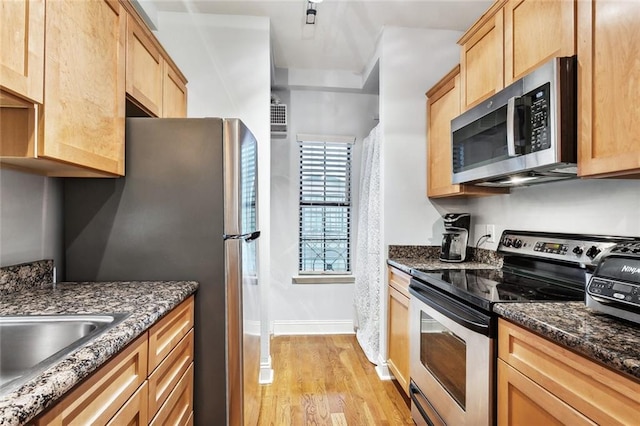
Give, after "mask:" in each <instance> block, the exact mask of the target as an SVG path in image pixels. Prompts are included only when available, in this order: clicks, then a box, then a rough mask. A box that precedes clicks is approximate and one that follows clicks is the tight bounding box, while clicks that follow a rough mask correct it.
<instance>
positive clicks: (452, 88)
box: [427, 66, 509, 198]
mask: <svg viewBox="0 0 640 426" xmlns="http://www.w3.org/2000/svg"><path fill="white" fill-rule="evenodd" d="M458 115H460V67H459V66H456V67H455V68H454V69H453V70H451V72H449V73H448V74H447V75H446V76H444V77H443V78H442V80H440V81H439V82H438V83H437V84H436V85H435V86H433V87H432V88H431V89H430V90H429V91H428V92H427V196H428V197H430V198H440V197H454V196H474V195H492V194H503V193H508V192H509V190H508V189H507V188H482V187H478V186H473V185H454V184H453V183H451V172H452V170H451V169H452V152H451V120H452V119H454V118H455V117H457V116H458Z"/></svg>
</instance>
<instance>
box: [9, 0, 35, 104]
mask: <svg viewBox="0 0 640 426" xmlns="http://www.w3.org/2000/svg"><path fill="white" fill-rule="evenodd" d="M0 22H1V23H2V24H1V25H0V88H2V89H3V90H8V91H9V92H11V93H13V94H14V95H18V96H20V97H23V98H25V99H28V100H30V101H32V102H37V103H42V100H43V85H44V0H12V1H1V2H0Z"/></svg>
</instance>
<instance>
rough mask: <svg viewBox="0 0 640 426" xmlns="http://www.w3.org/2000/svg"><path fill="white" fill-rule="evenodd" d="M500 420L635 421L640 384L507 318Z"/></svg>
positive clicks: (502, 327) (501, 345)
mask: <svg viewBox="0 0 640 426" xmlns="http://www.w3.org/2000/svg"><path fill="white" fill-rule="evenodd" d="M498 356H499V360H498V425H510V424H575V425H579V424H635V422H636V421H637V414H638V413H639V412H640V401H638V399H637V397H636V396H637V395H640V383H638V382H637V381H634V380H632V379H630V378H628V377H626V376H624V375H622V374H620V373H617V372H614V371H612V370H610V369H608V368H606V367H604V366H602V365H600V364H598V363H597V362H595V361H592V360H590V359H587V358H586V357H584V356H582V355H579V354H577V353H574V352H572V351H571V350H570V349H568V348H564V347H562V346H560V345H558V344H556V343H553V342H551V341H549V340H547V339H546V338H544V337H541V336H538V335H537V334H535V333H533V332H531V331H529V330H526V329H524V328H522V327H520V326H517V325H515V324H512V323H510V322H508V321H505V320H504V319H500V320H499V323H498Z"/></svg>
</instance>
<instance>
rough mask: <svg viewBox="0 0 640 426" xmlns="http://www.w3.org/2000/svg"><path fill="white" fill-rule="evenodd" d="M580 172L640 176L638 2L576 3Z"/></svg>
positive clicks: (596, 0)
mask: <svg viewBox="0 0 640 426" xmlns="http://www.w3.org/2000/svg"><path fill="white" fill-rule="evenodd" d="M577 22H578V23H577V25H578V123H579V124H578V175H579V176H582V177H628V178H639V177H640V132H638V126H640V104H639V103H638V101H637V97H638V93H639V92H640V66H638V57H639V56H640V26H638V22H640V3H639V2H637V1H621V0H618V1H603V0H593V1H579V2H578V17H577Z"/></svg>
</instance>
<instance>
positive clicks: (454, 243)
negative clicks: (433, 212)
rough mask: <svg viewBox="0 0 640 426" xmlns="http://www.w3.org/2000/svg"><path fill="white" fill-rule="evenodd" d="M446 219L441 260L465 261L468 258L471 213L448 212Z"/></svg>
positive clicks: (444, 218)
mask: <svg viewBox="0 0 640 426" xmlns="http://www.w3.org/2000/svg"><path fill="white" fill-rule="evenodd" d="M442 219H443V220H444V229H445V232H444V233H443V234H442V246H441V248H440V260H442V261H443V262H463V261H464V260H465V259H466V258H467V242H468V241H469V227H470V224H471V215H469V213H447V214H445V215H444V216H443V217H442Z"/></svg>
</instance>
